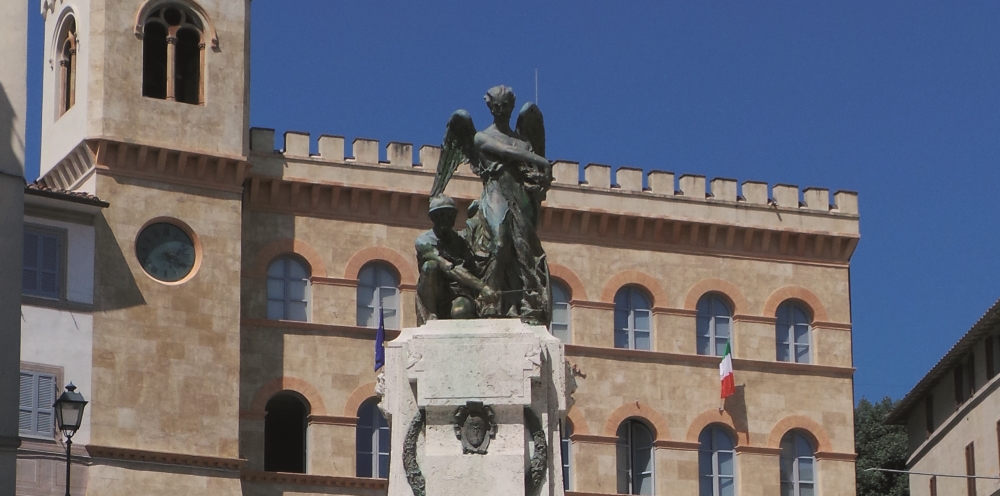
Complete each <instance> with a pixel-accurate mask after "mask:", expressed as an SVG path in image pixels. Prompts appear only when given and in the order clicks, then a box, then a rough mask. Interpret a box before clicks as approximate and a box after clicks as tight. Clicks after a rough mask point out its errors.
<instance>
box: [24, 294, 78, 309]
mask: <svg viewBox="0 0 1000 496" xmlns="http://www.w3.org/2000/svg"><path fill="white" fill-rule="evenodd" d="M21 304H22V305H28V306H32V307H41V308H54V309H56V310H67V311H70V312H84V313H92V312H93V311H94V305H92V304H89V303H79V302H75V301H69V300H55V299H52V298H45V297H41V296H32V295H26V294H22V295H21Z"/></svg>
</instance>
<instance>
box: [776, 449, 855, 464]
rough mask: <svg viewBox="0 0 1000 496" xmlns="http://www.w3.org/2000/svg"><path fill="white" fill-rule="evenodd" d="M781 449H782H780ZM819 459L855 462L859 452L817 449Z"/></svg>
mask: <svg viewBox="0 0 1000 496" xmlns="http://www.w3.org/2000/svg"><path fill="white" fill-rule="evenodd" d="M779 451H780V450H779ZM815 456H816V459H817V460H820V461H822V460H834V461H838V462H853V461H855V460H857V459H858V454H857V453H834V452H831V451H817V452H816V454H815Z"/></svg>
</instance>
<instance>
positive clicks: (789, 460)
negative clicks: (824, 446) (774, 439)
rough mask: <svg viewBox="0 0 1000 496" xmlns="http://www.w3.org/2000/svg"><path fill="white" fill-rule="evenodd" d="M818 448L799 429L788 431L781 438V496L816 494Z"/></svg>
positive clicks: (809, 495) (810, 495) (811, 495)
mask: <svg viewBox="0 0 1000 496" xmlns="http://www.w3.org/2000/svg"><path fill="white" fill-rule="evenodd" d="M815 453H816V450H815V449H814V448H813V445H812V443H811V442H810V441H809V440H808V439H807V438H806V437H805V436H804V435H803V434H802V433H800V432H798V431H794V430H793V431H788V432H787V433H785V436H784V437H782V438H781V496H813V495H814V494H816V491H815V487H814V486H815V484H816V473H815V469H814V467H815V466H816V458H815Z"/></svg>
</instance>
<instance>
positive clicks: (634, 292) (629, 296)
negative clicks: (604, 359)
mask: <svg viewBox="0 0 1000 496" xmlns="http://www.w3.org/2000/svg"><path fill="white" fill-rule="evenodd" d="M652 317H653V313H652V312H651V311H650V305H649V298H648V297H646V295H644V294H643V293H642V291H641V290H640V289H639V288H637V287H635V286H625V287H624V288H622V289H619V290H618V294H616V295H615V348H631V349H634V350H648V349H650V342H649V334H650V329H651V327H652V320H653V318H652Z"/></svg>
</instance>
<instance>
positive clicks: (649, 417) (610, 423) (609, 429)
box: [602, 401, 670, 441]
mask: <svg viewBox="0 0 1000 496" xmlns="http://www.w3.org/2000/svg"><path fill="white" fill-rule="evenodd" d="M630 418H639V419H642V420H645V421H646V423H647V424H648V425H649V426H650V428H652V430H653V439H654V440H656V441H664V440H666V439H667V436H668V435H669V432H670V431H669V430H668V429H667V420H666V419H665V418H663V415H660V412H657V411H656V410H654V409H653V408H652V407H650V406H649V405H644V404H642V403H640V402H638V401H634V402H631V403H625V404H624V405H622V406H620V407H618V408H617V409H616V410H615V411H613V412H611V416H609V417H608V420H607V421H605V422H604V432H603V433H602V434H603V435H604V436H607V437H616V436H617V435H618V426H619V425H621V423H622V422H624V421H625V420H627V419H630Z"/></svg>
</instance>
